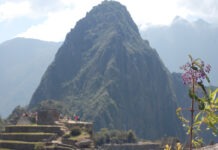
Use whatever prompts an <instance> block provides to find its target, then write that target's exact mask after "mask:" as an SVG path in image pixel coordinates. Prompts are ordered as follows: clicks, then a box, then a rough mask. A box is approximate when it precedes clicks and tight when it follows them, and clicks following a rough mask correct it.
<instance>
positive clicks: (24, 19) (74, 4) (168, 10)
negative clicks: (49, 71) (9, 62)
mask: <svg viewBox="0 0 218 150" xmlns="http://www.w3.org/2000/svg"><path fill="white" fill-rule="evenodd" d="M101 1H102V0H79V1H78V0H0V43H2V42H3V41H6V40H9V39H12V38H14V37H27V38H35V39H41V40H46V41H63V40H64V38H65V35H66V34H67V32H69V31H70V29H71V28H73V27H74V25H75V23H76V21H78V20H79V19H80V18H82V17H84V16H85V14H86V12H87V11H90V10H91V8H92V7H93V6H95V5H97V4H99V3H100V2H101ZM118 1H120V2H121V3H122V4H124V5H126V7H127V9H128V10H129V12H130V14H131V15H132V17H133V19H134V21H135V22H136V24H137V25H138V27H139V28H140V29H146V28H147V27H148V26H151V25H168V24H170V23H171V22H172V20H173V19H174V18H175V16H181V17H183V18H185V19H188V20H191V21H192V20H196V19H198V18H202V19H204V20H206V21H208V22H210V23H213V24H217V22H218V15H217V14H218V9H217V8H218V1H217V0H118Z"/></svg>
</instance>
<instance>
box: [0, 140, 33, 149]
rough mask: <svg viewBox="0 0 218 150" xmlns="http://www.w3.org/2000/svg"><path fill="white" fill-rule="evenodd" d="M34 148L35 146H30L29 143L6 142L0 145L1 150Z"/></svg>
mask: <svg viewBox="0 0 218 150" xmlns="http://www.w3.org/2000/svg"><path fill="white" fill-rule="evenodd" d="M34 146H35V144H30V143H7V142H1V143H0V147H1V148H8V149H16V150H33V149H34Z"/></svg>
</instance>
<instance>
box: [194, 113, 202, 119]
mask: <svg viewBox="0 0 218 150" xmlns="http://www.w3.org/2000/svg"><path fill="white" fill-rule="evenodd" d="M200 115H201V112H199V113H198V114H197V115H196V116H195V121H197V120H198V117H199V116H200Z"/></svg>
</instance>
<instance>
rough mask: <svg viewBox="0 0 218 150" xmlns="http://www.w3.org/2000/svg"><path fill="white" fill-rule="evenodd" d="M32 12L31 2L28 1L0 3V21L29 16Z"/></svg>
mask: <svg viewBox="0 0 218 150" xmlns="http://www.w3.org/2000/svg"><path fill="white" fill-rule="evenodd" d="M30 12H31V9H30V3H29V2H28V1H23V2H19V3H15V2H5V3H3V4H1V5H0V22H2V21H5V20H11V19H14V18H17V17H23V16H27V15H29V13H30Z"/></svg>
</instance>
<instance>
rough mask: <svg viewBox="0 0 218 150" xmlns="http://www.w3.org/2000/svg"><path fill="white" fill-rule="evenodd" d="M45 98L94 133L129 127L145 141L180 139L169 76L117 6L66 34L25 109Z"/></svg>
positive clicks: (106, 6) (106, 5)
mask: <svg viewBox="0 0 218 150" xmlns="http://www.w3.org/2000/svg"><path fill="white" fill-rule="evenodd" d="M49 99H54V100H56V101H60V102H62V103H63V104H64V105H65V106H66V107H67V108H66V109H67V110H69V111H70V112H72V114H73V113H76V114H78V115H80V116H81V119H82V120H87V121H93V122H94V126H95V129H96V130H98V129H100V128H103V127H107V128H116V129H122V130H129V129H132V130H133V131H134V132H135V133H136V134H137V136H138V137H142V138H147V139H157V138H161V137H163V136H164V135H168V136H179V135H181V126H180V124H179V121H178V119H177V117H176V114H175V111H176V107H177V106H176V105H177V104H176V96H175V93H174V91H173V89H172V83H171V76H170V74H169V72H168V70H167V69H166V68H165V66H164V65H163V63H162V61H161V60H160V58H159V55H158V54H157V52H156V51H155V50H154V49H152V48H151V47H150V46H149V44H148V42H147V41H144V40H143V39H142V38H141V36H140V34H139V32H138V28H137V26H136V25H135V23H134V22H133V20H132V18H131V16H130V14H129V13H128V11H127V9H126V8H125V6H123V5H121V4H120V3H118V2H114V1H104V2H102V3H101V4H100V5H98V6H96V7H94V8H93V9H92V10H91V11H90V12H88V13H87V15H86V17H85V18H83V19H81V20H80V21H78V23H77V24H76V26H75V27H74V28H73V29H72V30H71V31H70V32H69V33H68V34H67V36H66V39H65V41H64V43H63V45H62V46H61V47H60V48H59V50H58V52H57V54H56V57H55V59H54V61H53V62H52V64H51V65H50V66H49V67H48V69H47V70H46V72H45V74H44V75H43V77H42V79H41V83H40V84H39V86H38V88H37V89H36V91H35V92H34V94H33V96H32V99H31V101H30V104H29V109H32V108H34V107H35V106H36V105H37V104H39V103H42V102H43V101H45V100H49Z"/></svg>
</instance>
